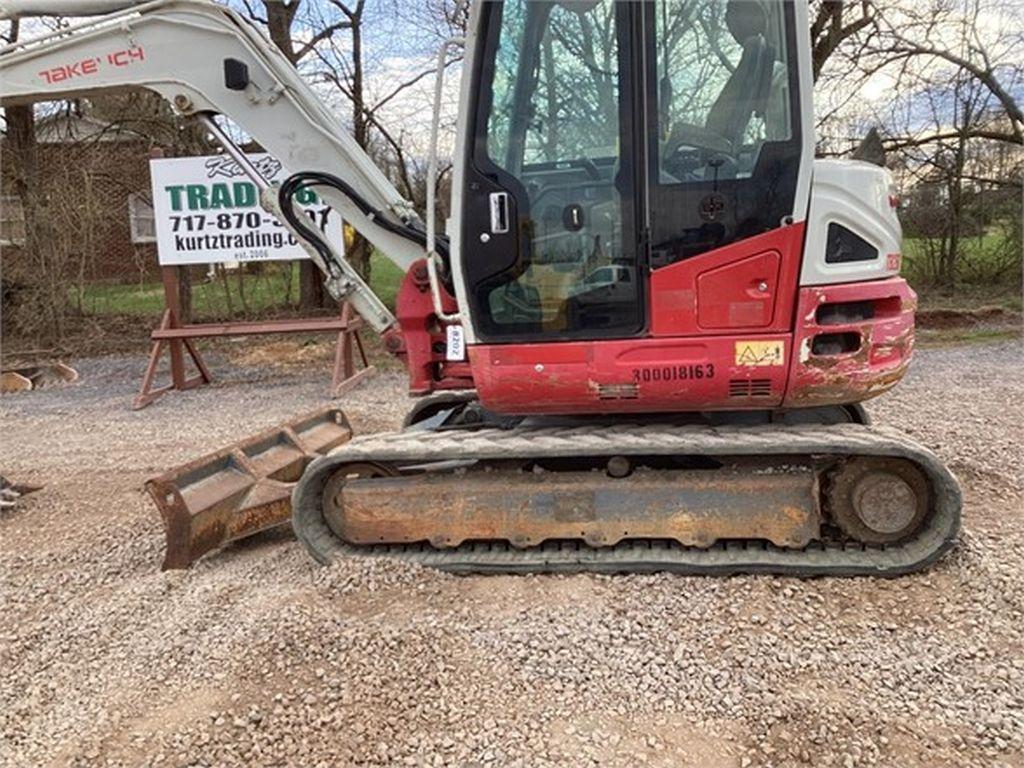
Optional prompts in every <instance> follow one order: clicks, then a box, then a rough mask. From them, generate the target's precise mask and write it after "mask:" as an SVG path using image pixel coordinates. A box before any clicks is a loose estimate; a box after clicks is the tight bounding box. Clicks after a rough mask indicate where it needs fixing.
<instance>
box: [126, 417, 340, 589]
mask: <svg viewBox="0 0 1024 768" xmlns="http://www.w3.org/2000/svg"><path fill="white" fill-rule="evenodd" d="M351 439H352V428H351V426H350V425H349V423H348V419H346V418H345V415H344V414H343V413H342V412H341V411H340V410H338V409H337V408H326V409H321V410H319V411H316V412H314V413H310V414H307V415H306V416H303V417H301V418H299V419H296V420H295V421H293V422H291V423H289V424H285V425H284V426H281V427H278V428H275V429H272V430H269V431H267V432H264V433H262V434H259V435H256V436H255V437H251V438H248V439H246V440H244V441H242V442H240V443H236V444H234V445H232V446H230V447H228V448H224V449H223V450H220V451H217V452H216V453H211V454H210V455H208V456H204V457H203V458H201V459H196V460H195V461H192V462H189V463H188V464H186V465H184V466H182V467H179V468H177V469H174V470H171V471H170V472H168V473H166V474H164V475H161V476H160V477H157V478H154V479H152V480H149V481H147V482H146V490H147V491H148V492H149V495H150V496H151V497H152V498H153V501H154V502H155V503H156V506H157V508H158V509H159V510H160V515H161V516H162V517H163V521H164V530H165V531H166V534H167V554H166V556H165V558H164V564H163V569H164V570H165V571H166V570H174V569H183V568H188V567H189V566H190V565H191V564H192V563H193V562H195V561H196V560H197V559H199V558H200V557H202V556H203V555H205V554H206V553H207V552H211V551H213V550H215V549H218V548H220V547H222V546H224V545H225V544H227V543H229V542H232V541H237V540H238V539H244V538H246V537H247V536H252V535H253V534H256V533H259V532H261V531H265V530H268V529H270V528H273V527H275V526H278V525H282V524H284V523H287V522H288V521H289V520H290V518H291V511H292V510H291V492H292V487H293V486H294V485H295V483H296V482H298V480H299V478H300V477H302V473H303V471H304V470H305V469H306V467H307V466H308V464H309V463H310V462H311V461H312V460H313V459H315V458H317V457H319V456H322V455H324V454H326V453H327V452H329V451H331V450H333V449H334V448H336V447H338V446H339V445H341V444H342V443H346V442H348V441H349V440H351Z"/></svg>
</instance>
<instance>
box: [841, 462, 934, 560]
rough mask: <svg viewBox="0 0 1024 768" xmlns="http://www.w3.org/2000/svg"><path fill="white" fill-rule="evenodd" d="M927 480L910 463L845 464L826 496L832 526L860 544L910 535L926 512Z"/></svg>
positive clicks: (900, 538)
mask: <svg viewBox="0 0 1024 768" xmlns="http://www.w3.org/2000/svg"><path fill="white" fill-rule="evenodd" d="M929 492H930V491H929V487H928V481H927V479H925V477H924V475H923V474H921V472H920V471H919V470H918V469H917V468H916V467H915V466H914V465H913V464H912V463H910V462H909V461H904V460H903V459H891V458H858V459H851V460H849V461H846V462H844V463H843V464H842V465H841V466H840V467H839V469H838V470H836V471H835V472H834V473H833V474H832V477H831V487H830V488H829V491H828V502H829V511H830V513H831V517H832V522H833V523H835V525H836V526H838V527H839V529H840V530H841V531H842V532H843V533H845V534H846V535H847V536H849V537H850V538H851V539H856V540H857V541H859V542H862V543H864V544H894V543H896V542H898V541H902V540H903V539H906V538H907V537H909V536H912V535H913V534H914V533H916V532H917V531H918V529H919V528H920V527H921V523H922V522H924V518H925V515H926V514H927V512H928V496H929Z"/></svg>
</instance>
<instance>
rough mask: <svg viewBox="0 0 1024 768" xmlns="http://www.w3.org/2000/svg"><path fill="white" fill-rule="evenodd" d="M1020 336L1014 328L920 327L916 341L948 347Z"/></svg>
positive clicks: (929, 345)
mask: <svg viewBox="0 0 1024 768" xmlns="http://www.w3.org/2000/svg"><path fill="white" fill-rule="evenodd" d="M1021 336H1022V332H1021V330H1020V329H1014V328H946V329H944V330H941V331H940V330H927V329H921V330H918V332H917V342H918V344H919V345H920V346H921V347H926V348H927V347H948V346H953V345H957V344H989V343H995V342H998V341H1016V340H1019V339H1020V338H1021Z"/></svg>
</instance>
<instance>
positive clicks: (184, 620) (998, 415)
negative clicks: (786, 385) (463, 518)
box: [0, 342, 1024, 768]
mask: <svg viewBox="0 0 1024 768" xmlns="http://www.w3.org/2000/svg"><path fill="white" fill-rule="evenodd" d="M213 362H214V369H215V371H216V372H217V373H219V374H221V376H222V378H223V379H224V380H225V381H227V382H228V383H225V384H222V385H219V386H217V387H215V388H211V389H207V390H200V391H194V392H191V393H187V394H175V395H172V396H170V397H168V398H165V399H164V400H163V401H161V402H159V403H158V404H156V405H155V406H153V407H151V408H149V409H147V410H145V411H142V412H132V411H130V410H129V405H130V402H131V398H132V394H133V392H132V390H133V387H134V385H135V384H136V382H137V377H138V376H139V375H140V373H141V366H142V364H143V361H142V360H141V359H139V358H136V357H119V358H101V359H94V360H87V361H79V368H80V370H81V372H82V382H81V383H80V384H77V385H74V386H70V387H65V388H59V389H50V390H44V391H40V392H35V393H30V394H24V395H17V396H10V397H4V398H3V399H2V400H0V473H3V474H7V475H9V476H12V477H13V478H15V479H17V480H18V481H20V482H25V483H37V484H43V485H45V486H46V488H45V489H44V490H43V491H41V492H39V493H38V494H35V495H33V496H30V497H27V498H26V499H25V500H24V503H23V504H22V505H21V506H20V507H19V508H18V509H16V510H14V511H3V512H0V670H3V673H2V675H0V765H2V766H5V767H6V766H12V767H14V768H21V767H22V766H25V767H29V766H32V767H34V766H46V765H59V766H63V765H73V766H94V765H118V766H121V765H124V766H143V765H145V766H149V765H154V766H209V767H211V768H213V767H214V766H216V767H218V768H219V767H220V766H234V765H238V766H336V765H361V764H375V765H423V766H433V765H466V766H468V765H491V766H515V765H519V766H539V765H572V766H577V765H610V766H619V765H621V766H634V765H639V764H647V765H663V766H701V767H702V768H704V767H709V768H717V767H719V766H721V767H726V766H744V767H745V766H750V765H756V766H768V765H773V766H801V765H815V766H829V765H835V766H843V767H844V768H845V767H847V766H870V765H884V766H901V767H903V766H929V767H931V766H958V767H959V766H1014V767H1017V766H1024V567H1022V564H1021V557H1022V555H1024V495H1022V491H1021V489H1022V487H1024V484H1022V480H1024V469H1022V468H1024V461H1022V459H1024V448H1022V438H1024V345H1022V344H1021V343H1020V342H1005V343H998V344H989V345H976V346H964V347H951V348H937V349H927V350H922V351H921V352H920V353H919V356H918V358H917V360H916V363H915V367H914V370H913V372H912V374H911V376H910V377H909V378H908V380H907V381H906V382H905V383H904V384H903V385H901V387H900V388H898V390H897V391H896V392H894V393H892V394H890V395H888V396H886V397H885V398H883V399H881V400H879V401H877V402H874V403H872V404H871V406H870V410H871V412H872V415H873V416H874V417H875V418H876V420H878V421H880V422H886V423H891V424H894V425H896V426H899V427H901V428H903V429H905V430H907V431H908V432H910V433H911V434H913V435H914V436H915V437H916V438H917V439H918V440H920V441H921V442H922V443H924V444H926V445H928V446H929V447H931V448H933V449H935V450H936V451H937V452H938V453H939V454H940V455H941V456H942V457H943V459H944V460H945V461H947V462H948V464H949V465H950V467H951V468H952V469H953V471H954V472H956V473H957V474H958V476H959V477H960V479H961V481H962V483H963V485H964V490H965V499H966V503H965V532H964V536H963V541H962V542H961V545H960V546H959V548H958V549H957V551H956V552H955V553H954V554H953V555H952V556H950V557H949V558H947V559H946V560H944V561H943V562H942V563H941V564H940V565H939V566H938V567H936V568H935V569H933V570H932V571H930V572H928V573H924V574H920V575H915V576H911V577H906V578H902V579H898V580H891V581H887V580H876V579H853V580H843V579H817V580H806V581H801V580H797V579H782V578H768V577H743V578H730V579H708V578H681V577H676V576H664V575H662V576H619V577H598V576H572V577H454V576H448V575H444V574H440V573H436V572H433V571H427V570H422V569H419V568H417V567H413V566H409V565H404V564H399V563H389V562H384V561H369V560H362V559H350V560H345V561H343V562H340V563H338V564H336V565H335V566H333V567H331V568H327V569H324V568H320V567H318V566H316V565H314V564H313V563H312V561H310V560H309V558H308V557H307V556H306V554H305V552H304V551H303V550H302V548H301V546H300V545H298V544H297V543H296V542H295V541H294V540H292V538H291V536H290V534H288V533H287V532H275V533H270V534H266V535H263V536H261V537H258V538H256V539H253V540H251V541H249V542H244V543H240V544H237V545H234V546H232V547H230V548H229V549H227V550H225V551H223V552H221V553H218V554H217V555H214V556H212V557H209V558H206V559H205V560H203V561H202V562H200V563H199V564H198V565H197V566H196V567H194V568H193V570H191V571H189V572H187V573H168V574H164V573H161V572H160V571H159V563H160V560H161V555H162V546H163V533H162V529H161V526H160V523H159V519H158V516H157V514H156V512H155V510H154V509H153V508H152V506H151V505H150V502H149V501H148V499H147V498H146V497H144V495H143V493H142V482H143V481H144V480H145V479H146V478H147V477H149V476H152V475H155V474H158V473H160V472H162V471H164V470H166V469H167V468H169V467H171V466H174V465H176V464H178V463H181V462H183V461H186V460H188V459H190V458H193V457H195V456H197V455H199V454H201V453H203V452H206V451H209V450H212V449H215V448H218V447H220V446H221V445H223V444H224V443H226V442H228V441H230V440H232V439H235V438H236V437H238V436H239V435H240V434H247V433H250V432H254V431H258V430H260V429H263V428H266V427H269V426H271V425H273V424H274V423H275V422H278V421H281V420H283V419H285V418H287V417H289V416H292V415H294V414H296V413H298V412H301V411H304V410H309V409H312V408H314V407H317V406H318V405H321V404H322V403H323V398H324V390H325V388H326V385H327V382H326V377H327V376H326V373H325V371H324V370H323V368H317V369H311V370H307V371H303V372H297V371H295V370H281V369H274V368H268V367H248V368H243V367H239V366H237V365H229V364H228V363H227V362H225V361H223V360H220V361H217V360H215V361H213ZM341 405H342V407H343V408H344V409H345V410H346V411H347V412H348V413H349V415H350V417H351V418H352V420H353V422H354V424H355V426H356V429H357V431H358V432H360V433H366V432H369V431H374V430H383V429H391V428H394V427H396V426H397V425H398V424H399V423H400V420H401V417H402V415H403V414H404V412H405V410H406V408H407V406H408V401H407V399H406V398H405V396H404V393H403V380H402V378H401V377H400V376H399V375H397V374H382V375H379V376H378V377H377V378H375V379H374V380H373V381H372V382H370V383H368V384H366V385H364V386H363V387H362V388H361V389H359V390H358V391H356V392H354V393H352V394H350V395H348V396H347V397H346V398H345V399H344V400H343V401H342V402H341Z"/></svg>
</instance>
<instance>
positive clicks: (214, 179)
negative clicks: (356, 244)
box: [150, 154, 344, 266]
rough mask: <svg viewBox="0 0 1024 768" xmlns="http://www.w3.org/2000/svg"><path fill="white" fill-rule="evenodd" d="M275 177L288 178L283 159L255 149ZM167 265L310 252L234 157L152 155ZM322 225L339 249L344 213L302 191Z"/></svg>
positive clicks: (302, 202) (305, 205)
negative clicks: (269, 208) (264, 200)
mask: <svg viewBox="0 0 1024 768" xmlns="http://www.w3.org/2000/svg"><path fill="white" fill-rule="evenodd" d="M249 157H250V158H251V159H252V161H253V163H254V164H255V165H256V167H258V168H259V169H260V172H261V173H262V174H263V176H264V178H266V179H267V180H268V181H282V180H283V179H284V177H285V175H286V174H285V171H284V168H283V167H282V165H281V163H280V162H279V161H278V160H276V159H275V158H273V157H271V156H270V155H267V154H252V155H249ZM150 175H151V177H152V180H153V215H154V219H155V224H156V241H157V251H158V254H159V260H160V264H161V265H163V266H173V265H179V264H222V263H229V262H247V261H283V260H290V259H306V258H309V257H308V256H307V255H306V252H305V251H304V250H303V249H302V247H301V246H300V245H299V243H298V241H297V240H296V239H295V236H294V235H292V234H291V233H290V232H289V231H288V230H287V229H286V228H285V227H284V225H283V224H281V222H280V221H278V220H277V219H276V218H275V217H274V216H271V215H270V214H269V213H267V212H266V211H265V210H263V208H262V206H261V205H260V199H259V190H258V189H257V188H256V185H255V184H253V183H252V182H251V181H250V180H249V178H248V177H247V176H246V175H245V174H244V173H243V171H242V169H241V167H240V166H239V165H238V163H236V162H235V161H234V160H233V159H231V157H229V156H227V155H213V156H210V157H183V158H167V159H153V160H150ZM296 201H297V202H298V203H299V207H300V208H302V209H303V210H304V211H305V213H306V215H307V216H308V217H309V218H310V221H311V222H312V223H313V225H314V226H315V228H316V229H319V230H320V231H321V232H323V233H324V235H325V236H326V239H327V240H328V241H330V242H332V243H334V244H335V245H336V247H337V248H338V249H339V250H340V249H342V248H343V247H344V245H343V239H342V222H341V215H340V214H339V213H338V212H336V211H334V210H333V209H332V208H331V207H330V206H328V205H326V204H325V203H324V202H323V201H322V200H321V199H320V198H319V196H318V195H317V194H316V193H315V192H314V191H313V190H304V191H303V192H300V193H299V194H298V195H297V196H296Z"/></svg>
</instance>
